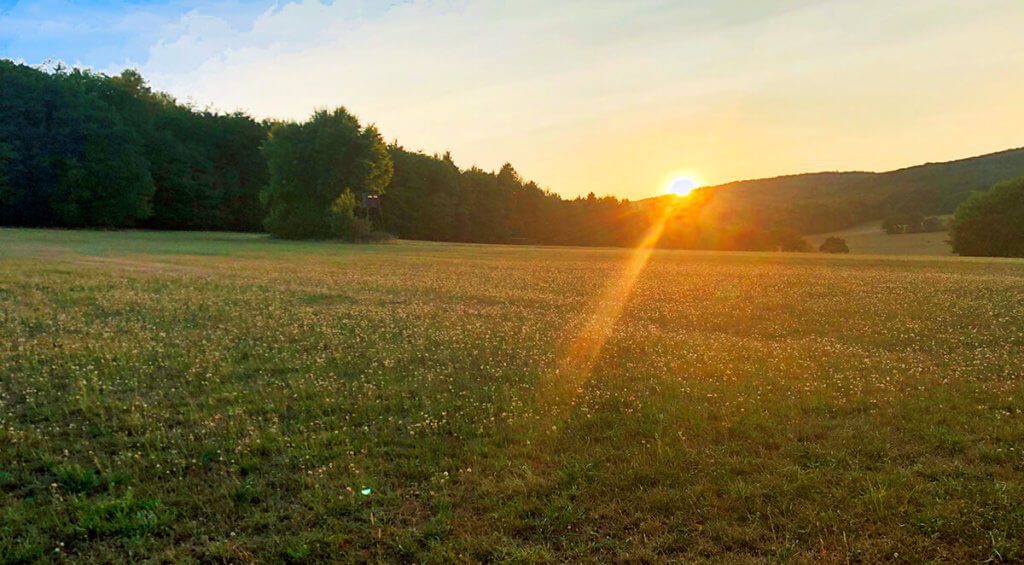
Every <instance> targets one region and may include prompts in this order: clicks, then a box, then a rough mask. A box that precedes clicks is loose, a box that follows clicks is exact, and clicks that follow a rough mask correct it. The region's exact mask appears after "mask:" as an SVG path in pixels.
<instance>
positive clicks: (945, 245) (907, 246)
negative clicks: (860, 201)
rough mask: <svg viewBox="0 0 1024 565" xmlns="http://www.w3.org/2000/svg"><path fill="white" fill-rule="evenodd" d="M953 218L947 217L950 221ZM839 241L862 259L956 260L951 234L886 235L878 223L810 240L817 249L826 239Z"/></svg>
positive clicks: (811, 237)
mask: <svg viewBox="0 0 1024 565" xmlns="http://www.w3.org/2000/svg"><path fill="white" fill-rule="evenodd" d="M950 218H952V216H943V219H945V220H946V221H949V219H950ZM828 237H839V238H842V239H844V240H845V241H846V244H847V245H848V246H849V247H850V253H857V254H860V255H933V256H946V257H949V256H952V255H953V248H952V246H950V244H949V239H950V235H949V232H927V233H901V234H894V235H889V234H887V233H885V232H884V231H882V222H879V221H874V222H868V223H864V224H860V225H857V226H853V227H852V228H848V229H845V230H842V231H836V232H830V233H823V234H820V235H812V236H808V237H807V238H806V239H807V242H808V243H809V244H810V245H811V246H812V247H813V248H814V249H817V248H818V246H819V245H821V244H822V243H823V242H824V241H825V239H826V238H828Z"/></svg>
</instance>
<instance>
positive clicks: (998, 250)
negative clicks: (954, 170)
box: [949, 178, 1024, 257]
mask: <svg viewBox="0 0 1024 565" xmlns="http://www.w3.org/2000/svg"><path fill="white" fill-rule="evenodd" d="M949 233H950V237H951V243H952V245H953V252H954V253H957V254H959V255H972V256H988V257H1024V178H1019V179H1017V180H1012V181H1007V182H1003V183H999V184H997V185H995V186H994V187H992V188H991V189H990V190H988V191H985V192H980V193H977V194H975V195H973V196H971V197H970V198H969V199H968V200H967V201H966V202H964V203H963V204H961V205H960V207H959V208H957V210H956V215H955V216H954V217H953V221H952V223H951V225H950V230H949Z"/></svg>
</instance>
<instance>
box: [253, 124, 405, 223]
mask: <svg viewBox="0 0 1024 565" xmlns="http://www.w3.org/2000/svg"><path fill="white" fill-rule="evenodd" d="M263 154H264V156H265V157H266V159H267V165H268V167H269V168H270V186H269V187H268V188H267V190H266V192H265V193H264V195H263V200H264V203H265V204H266V206H267V219H266V221H265V222H264V225H265V226H266V228H267V231H269V232H270V233H272V234H274V235H277V236H279V237H285V238H291V239H308V238H321V239H326V238H332V237H341V236H346V235H349V233H350V230H351V227H352V224H353V220H354V215H353V213H354V209H355V197H354V193H355V192H375V193H381V192H383V191H384V190H385V189H386V188H387V184H388V182H389V181H390V180H391V176H392V173H393V170H394V169H393V165H392V163H391V156H390V155H388V151H387V147H386V146H385V144H384V142H383V140H382V139H381V136H380V134H379V133H378V132H377V130H376V128H374V127H372V126H368V127H362V126H360V125H359V120H357V119H356V118H355V116H353V115H352V114H350V113H348V111H346V110H345V109H344V108H338V109H337V110H334V111H332V112H328V111H326V110H321V111H318V112H316V113H315V114H313V117H312V118H310V120H309V121H307V122H305V123H302V124H294V123H282V124H278V125H276V126H274V128H273V129H272V130H271V131H270V137H269V138H267V141H266V143H264V145H263Z"/></svg>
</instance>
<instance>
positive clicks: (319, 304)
mask: <svg viewBox="0 0 1024 565" xmlns="http://www.w3.org/2000/svg"><path fill="white" fill-rule="evenodd" d="M629 257H630V251H629V250H623V249H584V248H540V247H527V246H485V245H450V244H432V243H411V242H396V243H388V244H377V245H341V244H331V243H289V242H282V241H275V240H271V239H268V238H266V237H263V236H256V235H238V234H223V233H152V232H74V231H45V230H10V229H6V230H0V561H2V562H5V563H15V562H30V561H37V560H53V561H64V560H68V561H71V560H74V561H80V562H110V561H128V560H144V559H146V560H152V561H176V562H177V561H180V562H189V561H230V562H249V561H257V560H258V561H266V562H280V561H294V562H303V561H322V560H337V561H364V560H371V561H407V562H408V561H418V562H450V561H480V560H488V561H518V562H544V561H547V562H557V561H565V560H583V561H616V560H635V561H662V560H691V561H704V560H707V561H730V562H761V561H779V560H795V561H826V562H844V561H863V562H876V561H889V560H891V561H915V562H919V561H986V560H993V561H1013V560H1021V559H1024V410H1022V409H1024V361H1022V360H1024V261H1013V260H983V259H973V260H967V259H959V258H953V257H880V256H856V255H851V256H840V257H836V256H825V255H822V254H778V253H700V252H680V251H656V252H654V253H653V255H652V256H651V259H650V262H649V263H648V264H647V265H646V268H645V269H644V270H643V271H642V272H641V273H640V274H639V276H638V277H637V279H636V281H635V284H633V285H627V286H628V288H626V289H624V290H628V291H629V292H624V293H619V294H615V293H613V294H612V295H609V293H607V292H606V290H607V289H608V288H609V287H615V285H616V284H618V283H617V281H621V280H622V276H623V272H624V269H626V268H627V265H628V264H629V261H628V259H629ZM616 299H619V300H621V302H615V301H616ZM595 320H597V321H598V323H596V324H595ZM602 324H604V325H602ZM602 328H604V329H607V330H608V331H607V332H606V333H605V334H604V335H591V334H594V333H595V332H596V333H598V334H600V333H601V330H602ZM581 344H582V345H581ZM597 346H601V347H597ZM581 347H582V348H583V349H584V350H586V352H587V354H586V355H582V356H581V355H580V354H579V351H580V349H581ZM580 359H583V361H582V362H575V361H579V360H580ZM567 360H568V361H571V362H567ZM574 360H575V361H574Z"/></svg>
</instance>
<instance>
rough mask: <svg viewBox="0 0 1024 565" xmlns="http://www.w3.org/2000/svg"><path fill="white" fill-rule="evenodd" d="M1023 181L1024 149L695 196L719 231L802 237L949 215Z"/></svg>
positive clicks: (740, 184)
mask: <svg viewBox="0 0 1024 565" xmlns="http://www.w3.org/2000/svg"><path fill="white" fill-rule="evenodd" d="M1017 177H1024V148H1020V149H1011V150H1008V151H1001V152H999V153H992V154H989V155H982V156H979V157H971V158H968V159H960V160H958V161H950V162H945V163H927V164H924V165H918V166H916V167H909V168H905V169H898V170H895V171H889V172H884V173H869V172H842V173H840V172H830V173H808V174H799V175H789V176H781V177H775V178H769V179H756V180H745V181H737V182H731V183H727V184H722V185H717V186H710V187H706V188H702V189H699V190H697V191H695V194H694V197H695V200H696V201H697V202H699V204H698V205H699V206H701V207H702V212H701V214H702V216H703V217H704V218H706V219H713V220H715V221H717V222H718V223H720V224H723V225H729V224H734V225H735V224H743V225H747V226H757V227H760V228H764V229H766V228H770V227H774V226H787V227H792V228H794V229H797V230H798V231H801V232H803V233H805V234H815V233H824V232H830V231H836V230H842V229H846V228H849V227H852V226H855V225H858V224H862V223H864V222H868V221H873V220H879V219H882V218H883V217H885V216H887V215H890V214H893V213H897V212H911V213H912V212H920V213H922V214H926V215H937V214H950V213H952V212H953V211H955V210H956V208H957V206H959V205H960V203H961V202H963V201H964V200H965V199H967V197H968V196H970V194H971V192H973V191H982V190H987V189H988V188H990V187H991V186H992V185H993V184H995V183H997V182H999V181H1003V180H1007V179H1011V178H1017Z"/></svg>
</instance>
